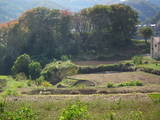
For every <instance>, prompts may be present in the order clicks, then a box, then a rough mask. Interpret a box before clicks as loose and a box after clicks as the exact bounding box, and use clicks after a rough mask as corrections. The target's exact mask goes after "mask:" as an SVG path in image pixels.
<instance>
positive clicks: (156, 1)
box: [147, 0, 160, 7]
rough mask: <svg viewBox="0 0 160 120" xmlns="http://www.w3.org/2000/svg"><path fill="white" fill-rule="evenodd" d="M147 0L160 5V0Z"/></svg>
mask: <svg viewBox="0 0 160 120" xmlns="http://www.w3.org/2000/svg"><path fill="white" fill-rule="evenodd" d="M147 1H149V2H150V3H152V4H154V5H156V6H159V7H160V0H147Z"/></svg>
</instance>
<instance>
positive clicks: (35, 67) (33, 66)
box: [28, 61, 42, 80]
mask: <svg viewBox="0 0 160 120" xmlns="http://www.w3.org/2000/svg"><path fill="white" fill-rule="evenodd" d="M28 69H29V75H30V76H31V78H32V79H34V80H35V79H37V78H38V77H40V73H41V71H42V66H41V64H40V63H39V62H35V61H32V62H31V63H30V64H29V65H28Z"/></svg>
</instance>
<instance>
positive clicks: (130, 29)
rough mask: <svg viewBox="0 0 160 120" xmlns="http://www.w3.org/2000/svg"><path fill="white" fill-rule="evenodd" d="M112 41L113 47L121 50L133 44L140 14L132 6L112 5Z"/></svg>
mask: <svg viewBox="0 0 160 120" xmlns="http://www.w3.org/2000/svg"><path fill="white" fill-rule="evenodd" d="M110 7H111V21H112V23H111V24H112V40H111V41H110V42H111V43H110V44H111V46H115V48H118V49H119V48H120V47H124V46H126V45H128V44H129V43H131V39H132V38H133V36H134V35H135V34H136V30H137V29H136V25H137V24H138V22H139V21H138V13H137V12H136V11H134V10H133V9H132V8H131V7H130V6H127V5H124V4H115V5H111V6H110Z"/></svg>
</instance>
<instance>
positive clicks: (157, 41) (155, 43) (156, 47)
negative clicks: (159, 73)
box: [151, 36, 160, 58]
mask: <svg viewBox="0 0 160 120" xmlns="http://www.w3.org/2000/svg"><path fill="white" fill-rule="evenodd" d="M151 56H152V57H153V58H160V37H158V36H157V37H152V39H151Z"/></svg>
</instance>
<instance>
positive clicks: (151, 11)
mask: <svg viewBox="0 0 160 120" xmlns="http://www.w3.org/2000/svg"><path fill="white" fill-rule="evenodd" d="M151 1H154V0H126V1H125V2H123V3H124V4H126V5H129V6H131V7H132V8H133V9H135V10H136V11H137V12H138V13H139V16H140V20H141V21H146V20H147V19H149V18H150V17H152V16H155V15H156V14H157V13H158V12H159V11H160V7H158V6H156V4H153V2H151ZM159 2H160V0H159ZM159 5H160V4H159Z"/></svg>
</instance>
